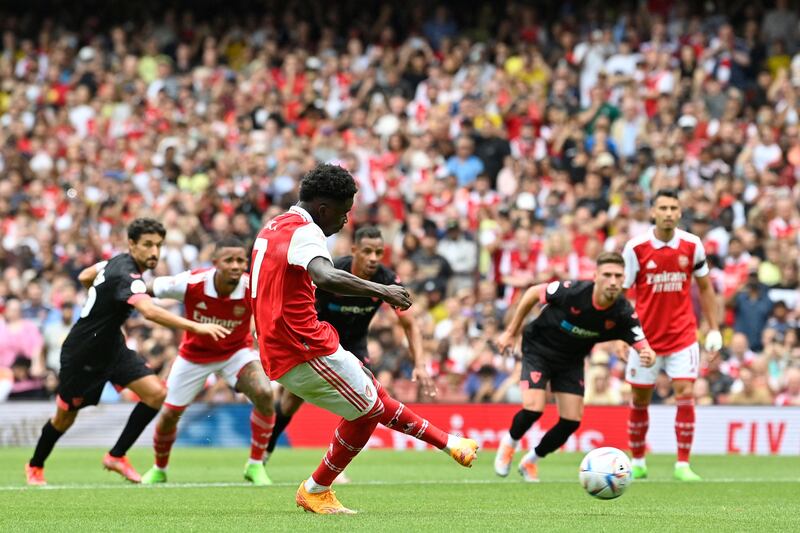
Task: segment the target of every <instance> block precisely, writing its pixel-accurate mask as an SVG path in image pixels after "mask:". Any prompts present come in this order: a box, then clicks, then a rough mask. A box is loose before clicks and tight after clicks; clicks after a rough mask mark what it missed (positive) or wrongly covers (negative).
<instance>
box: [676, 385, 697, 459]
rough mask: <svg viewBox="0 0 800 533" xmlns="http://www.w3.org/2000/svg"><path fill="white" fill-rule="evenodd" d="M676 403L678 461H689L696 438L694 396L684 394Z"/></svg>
mask: <svg viewBox="0 0 800 533" xmlns="http://www.w3.org/2000/svg"><path fill="white" fill-rule="evenodd" d="M675 403H676V404H677V406H678V411H677V413H676V414H675V437H676V439H677V441H678V462H679V463H688V462H689V454H690V453H691V451H692V441H693V440H694V398H693V397H691V396H683V397H680V398H677V399H676V400H675Z"/></svg>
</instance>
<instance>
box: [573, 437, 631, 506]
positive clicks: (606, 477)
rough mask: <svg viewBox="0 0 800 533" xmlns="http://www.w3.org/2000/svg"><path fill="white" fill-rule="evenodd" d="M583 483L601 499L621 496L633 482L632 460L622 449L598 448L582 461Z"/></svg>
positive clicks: (587, 489) (585, 487)
mask: <svg viewBox="0 0 800 533" xmlns="http://www.w3.org/2000/svg"><path fill="white" fill-rule="evenodd" d="M579 479H580V480H581V485H582V486H583V488H584V489H585V490H586V492H587V493H589V495H590V496H594V497H595V498H600V499H601V500H612V499H614V498H619V497H620V496H622V494H623V493H624V492H625V489H626V488H628V485H629V484H630V482H631V479H632V478H631V461H630V459H628V456H627V455H625V453H624V452H623V451H622V450H618V449H617V448H611V447H605V448H596V449H594V450H592V451H590V452H589V453H587V454H586V457H584V458H583V461H581V470H580V474H579Z"/></svg>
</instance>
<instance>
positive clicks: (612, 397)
mask: <svg viewBox="0 0 800 533" xmlns="http://www.w3.org/2000/svg"><path fill="white" fill-rule="evenodd" d="M584 399H585V402H586V405H621V404H622V394H620V391H619V389H616V388H614V387H612V386H611V374H610V372H609V370H608V367H607V366H603V365H592V366H591V367H590V368H589V372H588V374H587V375H586V394H585V395H584Z"/></svg>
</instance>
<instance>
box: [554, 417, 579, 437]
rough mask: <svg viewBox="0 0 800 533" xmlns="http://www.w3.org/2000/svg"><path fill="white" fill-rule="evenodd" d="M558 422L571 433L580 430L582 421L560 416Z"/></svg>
mask: <svg viewBox="0 0 800 533" xmlns="http://www.w3.org/2000/svg"><path fill="white" fill-rule="evenodd" d="M558 423H559V424H560V425H561V426H562V427H563V428H564V429H565V430H566V431H569V432H570V434H572V433H575V432H576V431H578V428H579V427H581V421H580V419H578V420H573V419H571V418H559V419H558Z"/></svg>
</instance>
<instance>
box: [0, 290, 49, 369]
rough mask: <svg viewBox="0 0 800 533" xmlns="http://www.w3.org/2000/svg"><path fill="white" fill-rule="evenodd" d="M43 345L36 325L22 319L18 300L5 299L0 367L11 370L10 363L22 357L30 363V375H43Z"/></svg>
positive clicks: (0, 325) (0, 338)
mask: <svg viewBox="0 0 800 533" xmlns="http://www.w3.org/2000/svg"><path fill="white" fill-rule="evenodd" d="M43 345H44V341H43V340H42V334H41V333H39V329H38V328H37V327H36V324H35V323H34V322H32V321H30V320H28V319H25V318H22V304H21V303H20V301H19V299H17V298H9V299H7V300H6V303H5V312H4V313H3V319H2V320H0V367H3V368H11V365H12V363H14V361H15V360H17V359H18V358H19V357H20V356H22V357H26V358H27V359H28V360H29V361H30V362H31V367H30V368H31V373H32V374H33V375H34V376H41V375H42V374H43V373H44V363H43V361H42V346H43Z"/></svg>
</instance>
